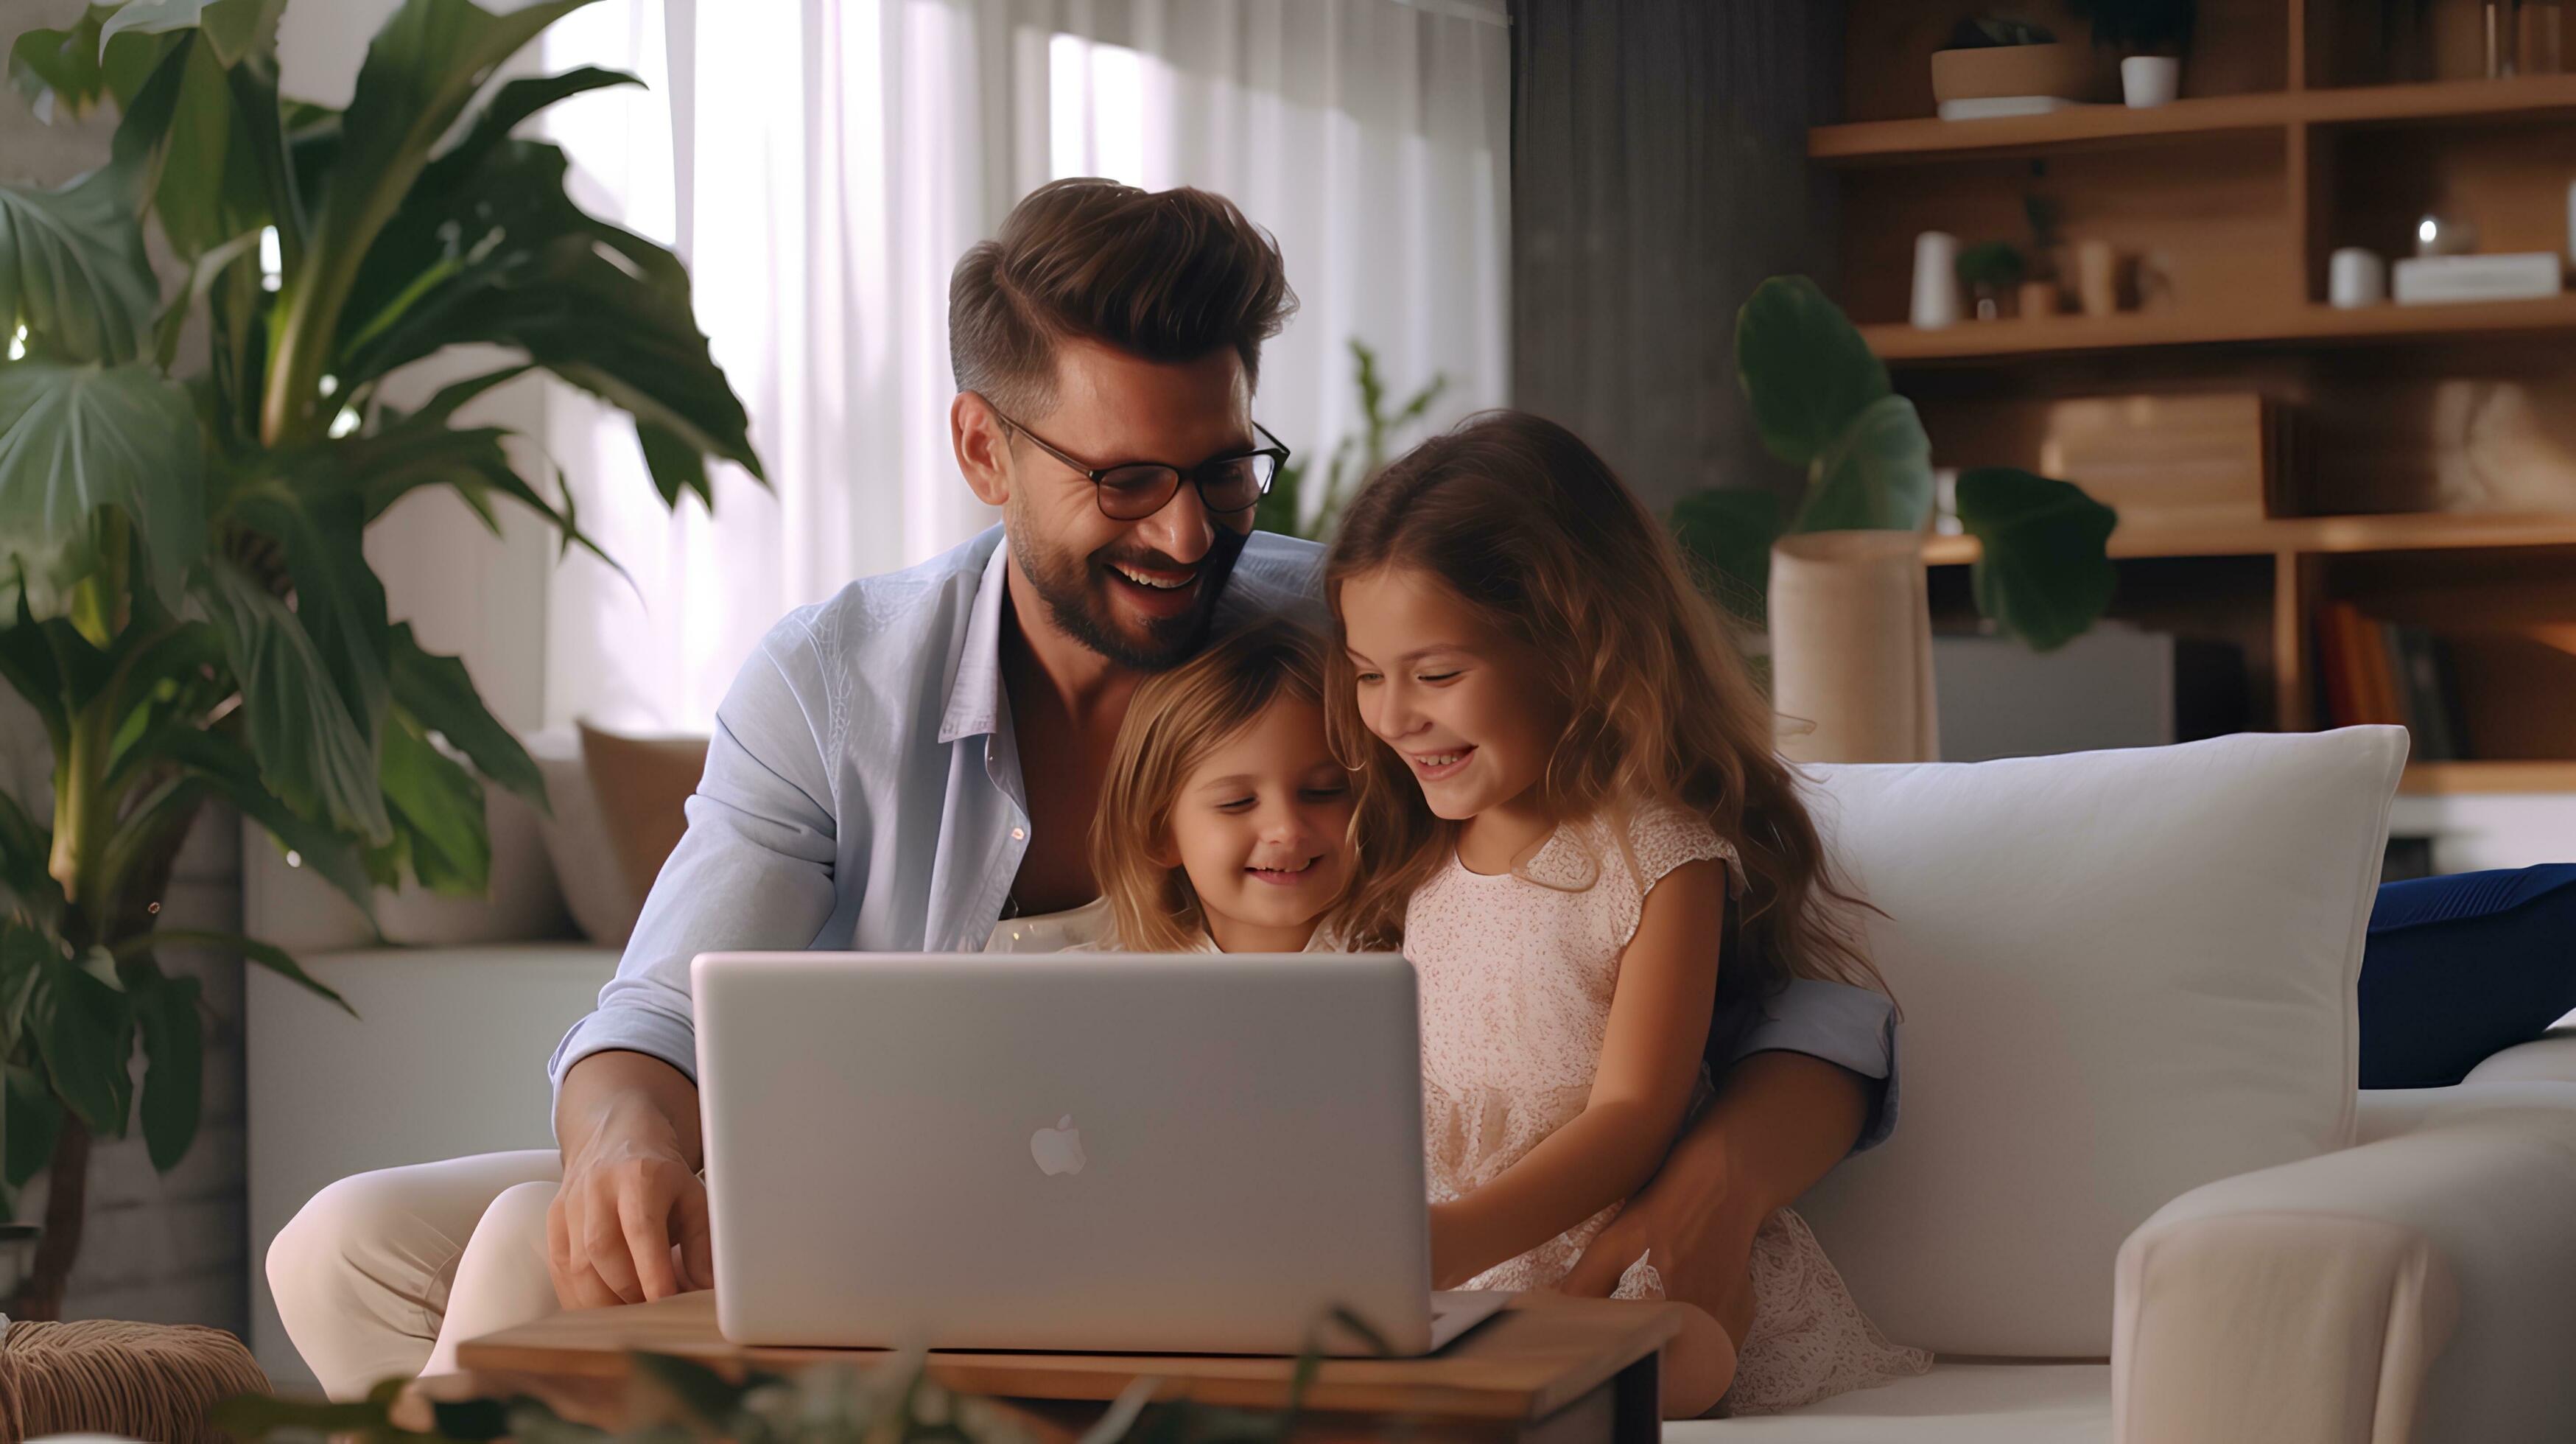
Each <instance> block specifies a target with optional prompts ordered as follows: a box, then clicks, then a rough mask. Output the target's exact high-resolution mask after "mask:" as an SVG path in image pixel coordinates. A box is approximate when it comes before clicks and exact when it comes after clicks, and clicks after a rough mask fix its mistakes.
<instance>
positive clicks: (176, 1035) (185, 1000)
mask: <svg viewBox="0 0 2576 1444" xmlns="http://www.w3.org/2000/svg"><path fill="white" fill-rule="evenodd" d="M197 993H198V983H197V980H196V979H195V978H190V977H171V976H157V977H154V978H153V980H152V983H151V986H149V987H148V988H143V989H138V990H137V992H136V994H135V998H134V1017H135V1022H136V1023H137V1024H138V1025H139V1026H140V1030H141V1033H142V1037H143V1106H142V1109H141V1113H142V1120H143V1147H144V1150H145V1152H146V1153H148V1154H149V1155H150V1157H151V1159H152V1166H153V1168H154V1169H156V1170H158V1171H159V1172H162V1173H168V1172H169V1171H170V1170H171V1169H174V1168H176V1167H178V1166H179V1160H180V1159H182V1158H185V1157H187V1156H188V1145H190V1144H192V1143H194V1142H196V1141H197V1116H198V1111H199V1110H198V1100H199V1098H200V1096H201V1094H202V1093H203V1091H204V1088H205V1024H204V1023H203V1022H202V1021H201V1020H200V1019H199V1018H198V1017H197Z"/></svg>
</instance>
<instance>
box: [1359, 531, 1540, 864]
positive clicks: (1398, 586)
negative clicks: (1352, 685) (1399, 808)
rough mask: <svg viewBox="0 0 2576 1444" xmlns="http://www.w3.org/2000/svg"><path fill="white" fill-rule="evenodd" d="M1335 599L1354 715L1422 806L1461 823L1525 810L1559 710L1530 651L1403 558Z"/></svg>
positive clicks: (1532, 803)
mask: <svg viewBox="0 0 2576 1444" xmlns="http://www.w3.org/2000/svg"><path fill="white" fill-rule="evenodd" d="M1340 603H1341V605H1340V611H1341V615H1342V628H1343V640H1344V644H1345V646H1346V648H1347V650H1348V652H1349V656H1350V664H1351V669H1352V671H1353V672H1354V673H1355V674H1356V678H1355V680H1356V681H1357V684H1358V692H1359V695H1358V699H1357V700H1358V703H1359V713H1360V720H1361V721H1363V722H1365V723H1367V724H1368V729H1369V730H1370V731H1371V732H1373V733H1375V734H1377V738H1378V740H1379V741H1381V742H1383V743H1385V744H1386V745H1387V746H1388V747H1390V748H1392V749H1393V750H1394V751H1395V753H1396V755H1397V756H1398V757H1400V758H1402V759H1403V760H1404V763H1405V766H1406V767H1407V769H1408V770H1410V771H1411V772H1412V774H1413V779H1414V781H1416V782H1418V783H1420V784H1421V786H1422V796H1423V800H1424V801H1425V802H1427V803H1429V804H1430V807H1431V810H1432V812H1433V813H1435V814H1437V815H1438V816H1441V817H1444V818H1448V819H1450V820H1451V821H1459V822H1463V821H1466V820H1468V819H1470V818H1475V817H1479V816H1482V815H1485V814H1492V813H1501V814H1518V813H1522V812H1530V811H1533V810H1534V808H1535V805H1536V799H1535V794H1536V791H1537V788H1538V784H1539V781H1540V779H1541V778H1543V777H1544V776H1545V775H1546V773H1547V762H1548V758H1549V756H1550V755H1551V754H1552V753H1553V752H1554V751H1555V747H1556V738H1557V734H1558V733H1559V732H1561V731H1562V730H1563V728H1564V718H1563V715H1562V714H1563V712H1564V708H1563V707H1562V706H1561V705H1560V704H1558V703H1557V702H1556V701H1555V700H1554V698H1553V697H1551V696H1550V695H1549V692H1548V689H1547V685H1546V683H1545V682H1544V681H1543V680H1542V679H1543V678H1544V677H1545V675H1546V673H1545V671H1544V669H1543V668H1542V667H1541V666H1540V664H1539V659H1538V658H1537V656H1535V655H1534V654H1533V653H1532V651H1531V649H1530V648H1529V647H1527V646H1526V645H1524V644H1523V643H1521V642H1520V641H1519V640H1517V639H1515V638H1513V637H1509V636H1506V635H1504V634H1503V633H1501V632H1500V631H1498V630H1496V629H1495V628H1494V627H1492V626H1491V625H1489V624H1488V623H1487V622H1485V620H1484V619H1483V618H1481V617H1479V616H1478V615H1477V614H1476V613H1475V612H1474V611H1473V610H1472V609H1470V608H1469V607H1468V605H1467V604H1466V603H1465V602H1464V601H1463V600H1461V599H1460V598H1459V597H1458V595H1457V594H1456V593H1455V592H1453V591H1451V590H1450V589H1449V588H1448V587H1447V586H1446V585H1444V584H1443V583H1442V582H1441V581H1440V580H1439V579H1438V578H1437V577H1434V576H1432V575H1431V574H1430V573H1428V572H1424V571H1420V570H1417V569H1415V568H1411V567H1403V566H1390V567H1386V568H1384V569H1382V570H1379V571H1374V572H1368V573H1364V574H1362V575H1359V576H1355V577H1352V578H1351V579H1350V580H1348V581H1346V582H1344V583H1342V592H1341V597H1340ZM1496 820H1498V821H1499V820H1501V819H1500V818H1499V817H1498V818H1497V819H1496ZM1516 820H1518V821H1521V822H1525V823H1532V822H1537V821H1540V819H1536V818H1535V817H1534V816H1533V817H1530V818H1517V819H1516ZM1514 830H1515V831H1519V830H1522V829H1514Z"/></svg>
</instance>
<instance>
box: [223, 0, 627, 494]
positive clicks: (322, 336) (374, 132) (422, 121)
mask: <svg viewBox="0 0 2576 1444" xmlns="http://www.w3.org/2000/svg"><path fill="white" fill-rule="evenodd" d="M587 3H589V0H537V3H534V4H530V5H527V6H525V7H523V8H520V9H517V10H513V11H510V12H509V13H507V14H504V15H494V14H492V13H491V12H489V11H486V10H484V9H482V8H481V7H479V6H476V5H473V4H470V3H467V0H404V4H403V5H402V7H401V8H400V9H398V10H396V11H395V12H394V13H393V16H392V17H391V18H390V19H388V20H387V21H386V22H385V24H384V26H383V28H382V29H380V30H378V31H377V32H376V35H375V39H374V40H373V41H371V42H369V44H368V46H367V58H366V61H365V63H363V64H361V65H360V66H359V67H358V80H357V85H356V88H355V90H354V91H353V92H352V95H351V98H350V101H349V108H348V110H347V111H345V112H343V113H342V115H341V119H340V132H341V144H340V150H339V154H338V156H337V158H336V160H335V161H334V162H333V164H332V167H331V171H330V173H329V176H328V178H327V180H326V181H325V182H324V186H323V192H322V195H321V196H320V198H319V201H318V209H317V213H316V215H315V218H314V223H313V230H312V234H311V235H310V236H308V237H307V238H306V242H307V244H306V247H305V250H306V257H305V259H306V260H307V262H308V264H306V265H304V266H303V267H301V268H298V269H293V270H291V271H290V274H289V275H288V276H287V278H286V284H285V286H284V287H283V288H282V290H281V291H280V293H279V297H278V301H279V306H280V312H279V324H278V328H277V331H276V333H275V334H276V336H277V345H276V350H275V352H274V353H273V355H272V357H271V361H270V367H269V391H268V393H267V394H266V396H265V398H264V408H265V409H264V411H263V415H262V434H263V435H264V436H266V437H267V438H268V439H269V440H270V441H271V442H272V443H274V442H277V441H281V440H285V439H288V438H289V437H291V436H294V435H298V434H303V433H306V432H318V431H319V430H320V429H321V428H320V426H319V424H318V418H317V417H315V416H314V414H313V408H314V406H315V403H316V400H317V397H318V392H317V391H316V389H315V388H316V386H317V384H318V383H319V381H320V380H321V377H322V374H323V371H324V368H325V367H326V366H327V365H328V364H329V363H330V359H331V347H332V343H333V340H334V338H335V337H336V336H337V335H338V334H339V331H340V324H341V319H342V317H341V313H342V309H343V307H344V305H345V304H346V303H347V301H348V297H349V291H350V286H351V284H352V282H353V281H354V280H355V278H356V275H357V271H358V266H359V264H360V262H361V261H363V260H364V259H365V256H366V253H367V251H368V249H369V248H370V247H372V246H373V245H374V244H375V241H376V237H377V235H378V233H380V232H381V231H383V230H384V228H385V223H386V222H387V221H390V220H391V219H393V216H394V212H395V210H396V209H397V208H398V207H399V206H400V205H401V204H402V200H403V197H404V195H405V193H407V192H408V191H409V190H410V189H411V186H412V183H413V181H415V180H417V179H418V178H419V176H420V172H421V169H422V167H424V166H426V165H427V164H428V163H429V157H430V148H431V147H432V146H433V145H435V144H436V143H437V142H438V138H439V137H440V136H441V135H443V134H445V133H446V131H447V128H448V127H449V126H450V125H453V124H454V123H455V122H456V120H457V118H458V116H460V115H462V114H463V113H464V110H465V106H466V104H467V103H468V102H469V101H471V100H472V99H473V98H474V94H475V92H476V91H478V90H480V89H481V88H482V86H483V83H484V82H485V81H486V80H488V79H490V78H491V75H492V72H493V71H494V70H495V69H496V68H498V67H499V66H500V64H501V62H502V61H504V60H507V59H509V58H510V56H511V54H512V53H513V52H515V51H517V50H518V48H519V47H520V46H522V45H525V44H527V43H528V42H529V41H530V40H532V39H534V38H536V36H537V34H538V32H540V31H542V30H544V29H545V28H546V27H547V26H549V25H551V24H553V23H554V22H555V21H556V20H558V19H560V18H561V17H563V16H564V15H566V14H569V13H570V12H572V11H574V10H576V9H579V8H580V7H581V6H582V5H584V4H587ZM342 379H343V380H344V381H346V380H349V379H350V378H347V377H343V378H342Z"/></svg>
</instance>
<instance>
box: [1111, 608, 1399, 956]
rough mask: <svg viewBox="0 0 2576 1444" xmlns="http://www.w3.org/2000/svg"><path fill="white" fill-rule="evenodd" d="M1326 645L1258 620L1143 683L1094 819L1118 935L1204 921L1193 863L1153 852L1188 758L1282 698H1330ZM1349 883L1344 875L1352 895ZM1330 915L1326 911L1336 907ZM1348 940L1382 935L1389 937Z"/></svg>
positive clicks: (1140, 943) (1145, 937) (1190, 933)
mask: <svg viewBox="0 0 2576 1444" xmlns="http://www.w3.org/2000/svg"><path fill="white" fill-rule="evenodd" d="M1324 651H1325V648H1324V639H1323V638H1322V637H1320V636H1318V635H1316V633H1315V632H1314V630H1313V629H1312V628H1309V627H1303V626H1299V625H1298V624H1296V623H1294V622H1289V621H1284V620H1278V619H1272V620H1267V621H1261V622H1256V623H1254V624H1252V625H1250V626H1247V627H1244V628H1242V629H1241V630H1239V631H1235V632H1232V633H1229V634H1227V635H1225V636H1223V637H1220V638H1218V639H1217V640H1216V641H1214V642H1211V643H1209V644H1208V646H1207V647H1206V649H1205V650H1203V651H1201V652H1200V653H1199V654H1198V655H1197V656H1195V657H1192V658H1191V659H1190V660H1189V661H1187V662H1184V663H1182V664H1181V665H1180V666H1178V667H1174V668H1173V669H1171V670H1170V671H1168V672H1158V673H1156V674H1155V675H1153V676H1151V677H1148V678H1146V679H1145V681H1144V682H1143V683H1142V684H1140V685H1139V686H1138V687H1137V688H1136V695H1135V697H1134V698H1133V699H1132V700H1130V701H1129V702H1128V704H1127V720H1126V722H1125V723H1124V724H1123V725H1121V726H1120V727H1119V729H1118V741H1117V743H1116V745H1115V746H1114V748H1113V749H1112V751H1111V753H1110V757H1109V775H1108V776H1107V777H1106V778H1104V779H1103V780H1102V782H1101V786H1100V811H1099V814H1098V815H1097V816H1096V817H1094V818H1093V819H1092V824H1091V870H1092V872H1093V874H1094V875H1095V876H1096V877H1097V878H1098V879H1099V882H1100V893H1101V896H1102V897H1104V898H1106V899H1108V901H1109V915H1110V920H1111V924H1112V926H1113V927H1114V929H1115V936H1116V938H1117V942H1118V946H1120V947H1122V948H1130V949H1134V950H1137V951H1140V952H1175V951H1180V950H1183V949H1187V948H1189V947H1191V946H1192V945H1194V944H1195V943H1196V941H1197V939H1198V936H1199V934H1200V933H1201V932H1202V931H1203V930H1204V929H1205V927H1206V925H1207V919H1206V915H1205V913H1204V912H1203V911H1202V910H1201V908H1200V905H1199V898H1198V893H1197V891H1196V890H1195V889H1193V888H1192V887H1191V886H1190V879H1189V875H1188V874H1187V873H1185V872H1183V871H1182V870H1181V869H1180V868H1179V867H1177V866H1171V865H1167V864H1164V863H1160V862H1157V861H1155V857H1154V855H1155V854H1156V853H1157V852H1161V851H1163V850H1165V849H1166V848H1167V847H1168V846H1169V838H1170V833H1171V824H1172V807H1173V804H1174V803H1175V802H1176V801H1177V800H1178V799H1179V797H1180V792H1181V784H1182V783H1183V782H1184V781H1186V780H1187V779H1188V777H1189V775H1190V769H1192V768H1194V767H1196V766H1198V765H1199V763H1200V762H1201V761H1203V760H1204V759H1205V758H1206V757H1207V755H1208V754H1209V753H1211V752H1214V751H1215V750H1216V749H1217V748H1219V747H1222V746H1224V745H1225V743H1226V742H1227V740H1228V739H1230V738H1232V737H1233V736H1234V735H1235V734H1237V733H1239V732H1241V731H1242V730H1243V729H1244V728H1246V727H1248V726H1250V725H1252V723H1253V722H1254V720H1255V719H1257V718H1259V717H1260V716H1261V714H1262V713H1263V712H1264V711H1265V710H1267V709H1268V708H1269V706H1270V704H1271V703H1272V702H1274V701H1277V700H1278V699H1279V698H1280V697H1282V696H1286V697H1292V698H1295V699H1297V700H1298V701H1302V702H1312V703H1315V704H1316V705H1318V706H1322V705H1324ZM1361 831H1362V829H1361V827H1360V823H1359V819H1358V817H1357V816H1356V814H1355V815H1354V817H1353V819H1352V826H1351V832H1350V835H1349V836H1348V837H1347V838H1346V839H1345V845H1346V846H1347V847H1348V848H1349V850H1350V859H1351V865H1350V868H1349V869H1348V873H1347V876H1348V877H1349V878H1351V879H1356V878H1358V877H1359V875H1360V858H1361V850H1360V838H1361ZM1349 886H1350V884H1349V883H1348V882H1346V883H1345V884H1344V896H1345V897H1347V896H1348V893H1349ZM1336 906H1337V907H1338V900H1337V904H1336ZM1326 916H1327V920H1328V921H1329V920H1330V919H1331V917H1332V914H1331V913H1330V912H1328V913H1327V915H1326ZM1352 941H1353V944H1354V945H1357V943H1358V942H1361V941H1365V942H1367V943H1368V944H1369V945H1371V946H1384V945H1386V944H1387V943H1388V941H1389V938H1388V936H1387V935H1384V934H1379V935H1373V936H1370V937H1368V938H1366V939H1355V940H1352Z"/></svg>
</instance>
